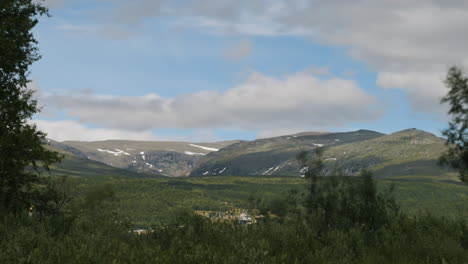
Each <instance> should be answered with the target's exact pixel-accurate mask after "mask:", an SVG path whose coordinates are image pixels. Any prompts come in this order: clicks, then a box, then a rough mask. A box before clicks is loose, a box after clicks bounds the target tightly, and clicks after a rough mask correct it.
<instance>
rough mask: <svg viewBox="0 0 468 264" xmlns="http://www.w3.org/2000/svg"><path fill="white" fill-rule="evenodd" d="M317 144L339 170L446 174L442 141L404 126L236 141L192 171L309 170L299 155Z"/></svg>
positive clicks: (288, 172)
mask: <svg viewBox="0 0 468 264" xmlns="http://www.w3.org/2000/svg"><path fill="white" fill-rule="evenodd" d="M317 147H324V148H325V153H324V157H323V158H324V160H325V163H326V166H327V168H328V170H333V169H339V170H343V171H345V172H346V173H348V174H351V175H355V174H357V173H359V172H360V171H361V170H362V169H372V170H373V171H374V172H375V174H376V175H377V176H379V177H386V176H397V175H410V174H415V173H416V174H425V175H440V174H441V173H445V171H444V170H443V169H441V168H439V167H438V166H437V158H438V157H439V156H440V154H441V153H442V152H443V151H444V150H445V148H446V147H445V145H444V140H443V139H441V138H438V137H436V136H435V135H433V134H431V133H428V132H425V131H421V130H417V129H408V130H403V131H400V132H396V133H393V134H390V135H384V134H381V133H378V132H374V131H369V130H359V131H354V132H347V133H324V134H298V135H292V136H284V137H277V138H271V139H261V140H255V141H250V142H240V143H237V144H233V145H231V146H228V147H226V148H224V149H222V150H220V151H218V152H216V153H210V154H209V155H207V156H206V157H203V159H202V160H201V161H200V164H199V165H198V167H197V168H195V169H194V170H193V171H192V173H191V175H192V176H208V175H284V176H299V175H302V174H303V173H304V171H305V170H307V168H301V167H300V166H299V164H298V162H297V161H296V156H297V154H298V153H299V152H300V151H302V150H305V151H312V150H313V149H315V148H317Z"/></svg>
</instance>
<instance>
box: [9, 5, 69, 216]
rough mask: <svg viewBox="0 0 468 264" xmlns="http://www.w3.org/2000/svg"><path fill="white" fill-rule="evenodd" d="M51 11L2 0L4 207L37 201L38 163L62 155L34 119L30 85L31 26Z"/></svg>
mask: <svg viewBox="0 0 468 264" xmlns="http://www.w3.org/2000/svg"><path fill="white" fill-rule="evenodd" d="M44 15H48V10H47V9H46V8H45V7H44V6H42V5H41V4H40V2H37V1H34V0H1V1H0V211H7V212H13V213H20V212H22V211H25V210H26V208H29V207H30V206H31V205H32V204H34V194H35V193H36V191H35V187H36V186H35V184H37V183H38V181H39V180H40V177H39V176H38V173H37V171H38V170H39V168H41V167H44V168H46V169H48V166H49V165H50V164H51V163H53V162H56V161H59V160H60V157H59V155H58V154H57V153H56V152H52V151H49V150H47V149H46V148H45V146H44V145H45V143H46V134H45V133H43V132H41V131H39V130H38V129H37V127H36V126H35V125H34V124H31V122H30V120H31V118H32V116H33V115H34V114H35V113H37V112H38V111H39V108H38V105H37V102H36V100H34V99H33V93H34V91H33V90H31V89H30V88H28V84H29V83H30V80H29V79H28V74H29V67H30V66H31V64H32V63H34V62H35V61H37V60H39V59H40V55H39V53H38V48H37V41H36V39H35V38H34V36H33V33H32V29H33V28H34V27H35V26H36V24H37V23H38V17H40V16H44Z"/></svg>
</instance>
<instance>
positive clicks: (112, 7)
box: [30, 0, 468, 142]
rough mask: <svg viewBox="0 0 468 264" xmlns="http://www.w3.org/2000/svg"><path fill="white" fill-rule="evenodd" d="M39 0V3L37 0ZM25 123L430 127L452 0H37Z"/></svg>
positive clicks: (467, 37)
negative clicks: (36, 53)
mask: <svg viewBox="0 0 468 264" xmlns="http://www.w3.org/2000/svg"><path fill="white" fill-rule="evenodd" d="M37 1H40V0H37ZM43 4H44V5H46V6H47V7H49V9H50V14H51V17H43V18H41V19H40V23H39V24H38V26H37V27H36V28H35V29H34V34H35V37H36V38H37V40H38V41H39V45H38V46H39V49H40V54H41V55H42V59H41V60H40V61H38V62H36V63H35V64H34V65H33V66H32V67H31V74H30V78H31V79H32V82H31V83H30V88H31V89H34V90H36V93H35V96H36V99H37V100H38V102H39V105H40V106H41V108H42V111H41V112H40V113H39V114H37V115H35V116H34V118H33V122H34V123H36V124H37V126H38V127H39V128H40V129H41V130H43V131H44V132H46V133H47V134H48V137H49V138H52V139H54V140H58V141H64V140H82V141H94V140H106V139H131V140H171V141H172V140H174V141H191V142H209V141H219V140H231V139H245V140H251V139H256V138H264V137H273V136H278V135H285V134H292V133H297V132H303V131H321V132H324V131H353V130H358V129H370V130H375V131H379V132H383V133H393V132H396V131H399V130H403V129H407V128H418V129H422V130H426V131H428V132H431V133H434V134H437V135H440V134H441V131H442V130H443V129H444V128H445V127H446V126H447V121H448V117H447V115H446V110H447V106H444V105H441V104H440V103H439V102H440V99H441V98H442V97H443V96H444V95H445V94H446V92H447V88H446V87H445V86H444V83H443V80H444V78H445V75H446V73H447V70H448V68H449V67H450V66H451V65H459V66H462V67H465V66H467V65H468V49H466V47H468V34H466V25H467V24H468V1H462V0H445V1H439V0H425V1H422V0H412V1H408V0H356V1H348V0H327V1H319V0H236V1H234V0H46V1H44V2H43Z"/></svg>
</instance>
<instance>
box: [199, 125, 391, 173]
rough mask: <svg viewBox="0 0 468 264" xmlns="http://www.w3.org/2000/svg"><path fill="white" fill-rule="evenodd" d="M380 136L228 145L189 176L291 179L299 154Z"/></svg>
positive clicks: (314, 136)
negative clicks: (274, 176) (289, 177)
mask: <svg viewBox="0 0 468 264" xmlns="http://www.w3.org/2000/svg"><path fill="white" fill-rule="evenodd" d="M382 136H384V134H382V133H379V132H375V131H370V130H358V131H353V132H344V133H313V132H308V133H300V134H294V135H288V136H281V137H275V138H266V139H258V140H254V141H244V142H238V143H236V144H232V145H230V146H228V147H226V148H223V149H221V150H220V151H217V152H216V153H210V154H208V155H207V156H206V157H203V159H201V161H200V164H199V165H198V166H197V167H196V168H195V169H194V170H193V171H192V173H191V175H192V176H204V175H205V176H206V175H291V176H292V175H295V176H298V175H300V174H299V171H300V168H299V164H297V161H296V156H297V154H298V153H299V152H301V151H310V150H313V149H315V148H317V147H324V146H326V147H330V146H340V145H345V144H351V143H354V142H361V141H365V140H370V139H374V138H379V137H382Z"/></svg>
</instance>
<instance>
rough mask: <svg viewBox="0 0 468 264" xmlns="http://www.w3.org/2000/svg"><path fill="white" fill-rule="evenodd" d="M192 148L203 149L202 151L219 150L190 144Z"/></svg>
mask: <svg viewBox="0 0 468 264" xmlns="http://www.w3.org/2000/svg"><path fill="white" fill-rule="evenodd" d="M190 146H192V147H196V148H201V149H204V150H208V151H218V150H219V149H217V148H209V147H204V146H200V145H195V144H190Z"/></svg>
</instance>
